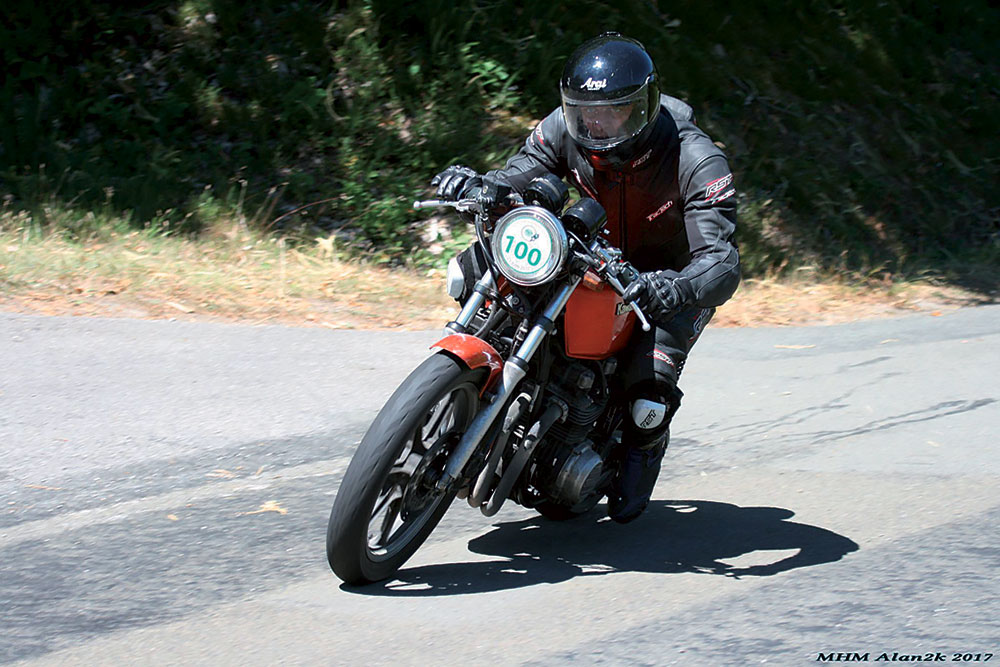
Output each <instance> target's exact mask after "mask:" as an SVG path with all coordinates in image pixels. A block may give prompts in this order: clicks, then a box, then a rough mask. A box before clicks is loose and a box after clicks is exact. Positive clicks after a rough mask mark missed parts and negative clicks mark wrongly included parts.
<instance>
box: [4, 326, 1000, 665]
mask: <svg viewBox="0 0 1000 667" xmlns="http://www.w3.org/2000/svg"><path fill="white" fill-rule="evenodd" d="M436 337H437V334H436V333H435V332H411V333H393V332H363V331H329V330H322V329H292V328H282V327H249V326H237V325H222V324H199V323H182V322H166V321H156V322H151V321H130V320H111V319H106V320H98V319H82V318H45V317H34V316H27V315H16V314H0V443H2V445H0V499H2V501H0V502H2V504H0V661H3V662H17V661H23V663H24V664H30V665H121V664H149V665H160V664H212V665H248V664H250V665H272V664H301V665H315V664H350V665H355V664H392V665H399V664H404V665H405V664H413V665H427V664H442V665H479V664H483V665H524V664H527V665H553V664H607V665H622V664H649V665H670V664H678V665H725V664H733V665H743V664H761V663H770V664H779V665H783V664H790V665H794V664H812V663H816V662H817V661H819V662H827V661H834V660H836V659H838V654H846V656H847V658H852V659H854V658H856V659H864V658H865V657H867V659H868V661H871V662H876V661H878V662H889V661H892V658H893V654H896V661H897V662H898V661H901V658H902V657H907V656H915V655H921V656H922V657H927V656H926V655H925V654H932V657H940V656H938V655H937V654H938V653H940V654H941V656H943V657H944V658H945V661H947V662H951V661H952V660H953V658H955V657H957V658H958V659H959V660H958V661H960V662H963V661H964V662H968V661H971V662H977V663H981V662H985V661H986V656H987V654H992V657H991V658H990V659H989V661H991V662H994V663H997V664H1000V576H998V574H997V573H998V571H1000V546H998V536H1000V452H998V450H997V446H996V445H997V440H998V438H997V435H996V432H997V427H998V426H1000V402H998V399H1000V380H998V378H1000V354H998V350H1000V307H996V306H991V307H983V308H976V309H968V310H959V311H954V312H949V313H946V314H945V315H943V316H941V317H931V316H929V315H916V316H912V317H907V318H901V319H887V320H880V321H869V322H862V323H854V324H847V325H838V326H830V327H811V328H779V329H742V330H736V329H728V330H724V329H719V330H713V329H711V328H710V329H709V330H708V331H707V332H706V334H705V335H704V337H703V339H702V340H701V341H700V342H699V344H698V346H697V348H696V350H695V353H694V355H693V357H692V359H691V360H690V362H689V363H688V366H687V368H686V370H685V373H684V378H683V382H682V386H683V388H684V390H685V392H686V397H685V401H684V406H683V407H682V409H681V411H680V412H679V413H678V416H677V418H676V420H675V423H674V424H675V425H674V428H673V429H672V430H673V433H674V440H673V442H672V444H671V447H670V451H669V452H668V455H667V458H666V460H665V467H664V472H663V474H662V475H661V477H660V480H659V483H658V485H657V488H656V492H655V494H654V501H653V503H652V504H651V506H650V508H649V510H648V511H647V512H646V513H645V514H644V515H643V516H642V517H641V518H640V519H638V520H637V521H635V522H633V523H631V524H628V525H625V526H621V525H618V524H615V523H613V522H610V521H609V520H607V519H606V518H605V517H604V515H603V508H604V506H603V504H602V505H600V506H599V507H598V508H597V509H595V511H594V512H592V513H591V514H590V515H587V516H585V517H583V518H581V519H579V520H576V521H572V522H568V523H553V522H549V521H545V520H543V519H541V518H540V517H538V516H537V515H536V514H535V513H533V512H531V511H528V510H524V509H523V508H520V507H517V506H516V505H512V504H510V503H508V505H507V506H506V507H505V508H504V509H503V510H502V511H501V512H500V514H498V515H497V516H495V517H493V518H491V519H487V518H485V517H483V516H482V515H481V514H479V513H478V512H477V511H475V510H473V509H471V508H469V507H468V506H467V505H465V504H463V503H461V502H456V503H455V505H453V507H452V509H451V510H450V511H449V513H448V515H446V517H445V519H444V521H443V522H442V524H441V525H440V526H439V528H438V529H437V530H436V531H435V533H434V534H433V535H432V536H431V538H430V540H429V541H428V543H427V544H426V545H425V546H424V547H423V548H422V549H421V550H420V551H419V552H418V553H417V555H416V556H415V557H414V558H413V559H412V560H411V561H410V562H409V563H408V564H407V565H406V566H405V568H404V569H403V570H402V571H401V572H400V574H399V577H398V579H396V580H393V581H391V582H387V583H384V584H380V585H376V586H370V587H367V588H363V589H349V588H346V587H342V586H341V585H340V583H339V581H337V579H336V578H335V577H334V576H333V575H332V573H330V571H329V570H328V568H327V565H326V562H325V553H324V533H325V526H326V520H327V515H328V513H329V507H330V504H331V503H332V501H333V498H334V495H335V493H336V491H337V488H338V485H339V482H340V479H341V476H342V473H343V470H344V469H345V467H346V464H347V462H348V460H349V457H350V455H351V453H352V451H353V449H354V447H355V445H356V443H357V442H358V440H359V439H360V436H361V434H362V433H363V431H364V429H365V427H366V425H367V424H368V423H369V422H370V421H371V419H372V418H373V417H374V415H375V413H376V412H377V410H378V408H379V407H380V405H381V403H382V402H383V401H384V400H385V398H386V397H387V396H388V395H389V393H391V391H392V390H393V388H394V387H395V386H396V384H398V382H399V381H401V380H402V378H403V377H404V376H405V375H406V373H407V372H408V371H409V370H410V369H411V368H412V367H414V366H415V365H416V364H417V363H419V361H420V360H421V359H422V358H424V356H425V355H426V354H428V350H427V348H428V345H429V344H430V343H432V342H433V341H434V340H435V339H436ZM977 656H978V659H977ZM843 658H844V656H840V659H843Z"/></svg>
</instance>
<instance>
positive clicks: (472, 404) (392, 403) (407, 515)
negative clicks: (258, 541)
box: [326, 353, 485, 584]
mask: <svg viewBox="0 0 1000 667" xmlns="http://www.w3.org/2000/svg"><path fill="white" fill-rule="evenodd" d="M484 375H485V373H484V371H483V370H469V369H468V368H467V367H465V366H464V365H463V364H461V363H460V362H458V361H456V360H454V359H452V358H451V357H449V356H448V355H446V354H443V353H442V354H435V355H433V356H431V357H430V358H429V359H427V360H426V361H425V362H424V363H423V364H421V365H420V366H418V367H417V369H416V370H414V371H413V373H411V374H410V376H409V377H408V378H407V379H406V380H405V381H404V382H403V384H402V385H400V387H399V389H397V390H396V392H395V393H394V394H393V395H392V397H391V398H390V399H389V401H388V402H387V403H386V404H385V406H384V407H383V408H382V410H381V412H379V414H378V417H376V418H375V421H374V422H373V423H372V425H371V427H370V428H369V429H368V432H367V433H366V434H365V437H364V438H363V439H362V440H361V444H360V445H359V446H358V451H357V452H356V453H355V455H354V458H353V459H352V460H351V464H350V465H349V466H348V468H347V472H345V473H344V480H343V482H342V483H341V485H340V490H339V491H338V492H337V498H336V500H335V501H334V504H333V510H332V511H331V513H330V523H329V525H328V527H327V533H326V554H327V560H328V561H329V562H330V567H331V568H332V569H333V571H334V572H335V573H336V574H337V576H338V577H340V578H341V579H343V580H344V581H345V582H347V583H349V584H365V583H371V582H373V581H379V580H381V579H385V578H387V577H389V576H391V575H392V574H393V573H394V572H395V571H396V570H397V569H399V567H400V566H401V565H402V564H403V563H404V562H405V561H406V560H407V559H408V558H409V557H410V556H411V555H413V552H414V551H416V550H417V547H419V546H420V545H421V544H422V543H423V541H424V540H425V539H427V536H428V535H429V534H430V532H431V530H433V529H434V526H436V525H437V523H438V521H440V520H441V516H442V515H443V514H444V512H445V510H447V509H448V506H449V505H450V504H451V501H452V499H453V498H454V496H455V491H456V490H455V489H450V490H448V491H440V490H439V489H438V488H437V482H438V479H440V477H441V473H442V472H443V470H444V466H445V463H446V462H447V460H448V455H449V454H450V453H451V451H452V449H453V448H454V446H455V445H456V444H457V443H458V441H459V440H460V439H461V437H462V434H463V433H464V432H465V430H466V429H467V428H468V426H469V424H470V423H471V421H472V418H473V417H474V416H475V415H476V412H477V411H478V409H479V388H480V385H481V383H482V381H483V379H484Z"/></svg>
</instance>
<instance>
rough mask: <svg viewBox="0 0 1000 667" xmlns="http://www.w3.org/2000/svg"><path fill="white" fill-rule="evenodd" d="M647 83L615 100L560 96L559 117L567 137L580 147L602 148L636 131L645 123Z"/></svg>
mask: <svg viewBox="0 0 1000 667" xmlns="http://www.w3.org/2000/svg"><path fill="white" fill-rule="evenodd" d="M648 87H649V84H645V85H643V86H642V87H641V88H639V89H638V90H636V91H635V92H634V93H632V94H631V95H629V96H627V97H623V98H620V99H616V100H589V101H583V100H573V99H569V98H567V97H565V96H563V117H564V118H565V119H566V129H567V130H568V131H569V134H570V136H571V137H573V139H574V140H576V142H577V143H578V144H580V145H581V146H583V147H584V148H588V149H590V150H603V149H607V148H611V147H613V146H617V145H618V144H620V143H622V142H625V141H628V140H629V139H631V138H632V137H634V136H635V135H637V134H639V132H641V131H642V129H643V128H644V127H646V124H647V123H649V120H650V114H651V109H650V108H649V104H650V101H649V98H650V95H649V90H648Z"/></svg>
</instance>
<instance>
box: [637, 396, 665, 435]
mask: <svg viewBox="0 0 1000 667" xmlns="http://www.w3.org/2000/svg"><path fill="white" fill-rule="evenodd" d="M668 411H669V407H668V406H667V405H666V404H665V403H662V402H660V401H654V400H650V399H648V398H637V399H635V400H634V401H632V423H633V424H634V425H635V426H636V428H638V429H639V430H641V431H652V430H655V429H656V428H658V427H659V426H660V425H662V424H663V423H664V421H666V419H667V414H668Z"/></svg>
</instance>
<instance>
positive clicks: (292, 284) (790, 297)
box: [0, 225, 978, 329]
mask: <svg viewBox="0 0 1000 667" xmlns="http://www.w3.org/2000/svg"><path fill="white" fill-rule="evenodd" d="M7 228H8V229H10V227H9V226H8V227H7ZM0 229H2V227H0ZM223 229H224V230H225V231H217V232H216V233H215V234H214V235H212V236H211V237H210V238H208V239H202V240H200V241H198V242H193V241H190V240H186V239H183V238H177V237H169V236H162V235H155V234H150V233H143V232H136V231H132V232H122V233H114V232H111V233H109V234H105V235H104V236H103V238H101V239H100V240H92V241H88V242H83V243H78V242H73V241H70V240H68V239H67V238H65V237H64V236H62V235H48V236H44V237H39V236H38V235H37V234H36V235H31V234H26V233H25V232H24V230H23V229H22V230H14V231H0V309H3V310H12V311H20V312H28V313H40V314H49V315H81V316H94V317H134V318H149V319H162V318H176V319H187V320H218V321H230V322H232V321H238V322H245V323H252V324H262V323H281V324H286V325H293V326H325V327H330V328H335V329H341V328H345V329H346V328H357V329H433V328H438V327H440V326H442V325H443V324H444V323H445V322H447V321H448V320H449V319H451V318H452V317H453V316H454V314H455V312H456V307H455V304H454V302H453V301H452V300H451V299H450V298H448V297H447V296H446V295H445V293H444V276H443V272H441V271H437V270H435V271H430V272H426V271H425V272H419V273H418V272H416V271H413V270H403V269H387V268H384V267H378V266H374V265H369V264H366V263H365V262H363V261H359V260H357V259H350V260H348V259H345V258H343V257H342V256H341V254H340V253H339V252H338V249H337V247H336V244H335V242H334V240H333V239H332V238H330V239H320V240H319V241H318V242H316V243H314V244H311V245H307V246H301V247H294V246H292V245H291V244H289V243H288V242H287V241H285V240H283V239H272V238H266V237H262V236H255V235H252V234H250V233H248V232H246V231H243V230H242V228H241V227H240V226H239V225H231V226H228V227H224V228H223ZM977 302H978V301H977V299H976V298H975V297H974V296H973V295H971V294H969V293H966V292H963V291H961V290H958V289H955V288H950V287H945V286H941V285H935V284H933V283H932V282H912V283H905V284H874V285H873V284H867V285H858V284H850V283H847V282H831V281H825V282H819V281H818V280H816V279H815V278H810V277H809V276H806V277H803V278H801V279H798V280H791V281H790V280H787V279H785V280H778V279H774V278H769V279H757V280H745V281H744V282H743V284H742V285H741V287H740V290H739V292H738V293H737V295H736V297H734V298H733V299H732V300H731V301H730V302H729V303H727V304H726V305H725V306H723V307H722V308H721V309H720V310H719V313H718V315H717V316H716V318H715V320H714V322H713V325H714V326H767V325H801V324H828V323H834V322H843V321H850V320H857V319H865V318H871V317H884V316H891V315H899V314H904V313H907V312H917V311H924V312H929V313H932V314H933V313H936V312H940V311H943V310H947V309H951V308H956V307H960V306H964V305H973V304H975V303H977Z"/></svg>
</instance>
